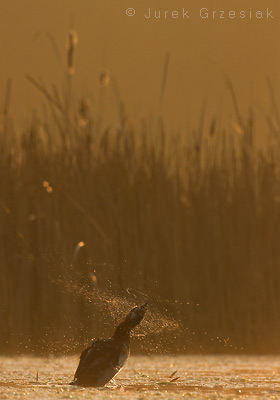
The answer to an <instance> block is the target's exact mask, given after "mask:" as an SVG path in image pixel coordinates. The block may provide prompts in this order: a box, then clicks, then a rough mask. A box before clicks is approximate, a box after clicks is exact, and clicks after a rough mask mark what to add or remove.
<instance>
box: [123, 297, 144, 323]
mask: <svg viewBox="0 0 280 400" xmlns="http://www.w3.org/2000/svg"><path fill="white" fill-rule="evenodd" d="M148 303H149V300H148V301H146V303H145V304H143V305H142V306H139V307H133V308H132V310H131V311H130V312H129V313H128V314H127V316H126V318H125V321H126V322H127V324H128V325H130V326H131V329H132V328H134V327H135V326H137V325H138V324H140V322H141V321H142V319H143V318H144V315H145V313H146V311H147V304H148Z"/></svg>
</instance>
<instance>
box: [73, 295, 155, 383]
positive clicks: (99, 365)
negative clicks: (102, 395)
mask: <svg viewBox="0 0 280 400" xmlns="http://www.w3.org/2000/svg"><path fill="white" fill-rule="evenodd" d="M148 302H149V300H148V301H147V302H146V303H145V304H143V305H142V306H140V307H134V308H132V310H130V312H129V313H128V314H127V316H126V317H125V319H124V320H123V321H122V322H121V323H120V324H119V325H118V326H117V327H116V329H115V332H114V334H113V336H112V337H111V338H109V339H96V340H94V341H93V342H92V343H91V345H90V346H89V347H87V348H86V349H85V350H84V351H83V352H82V354H81V356H80V362H79V365H78V367H77V370H76V372H75V375H74V379H73V381H72V382H71V383H70V384H71V385H77V386H83V387H102V386H105V385H106V383H108V382H109V381H110V380H111V379H112V378H113V377H114V376H115V375H116V374H117V373H118V372H119V371H120V370H121V369H122V367H123V366H124V365H125V363H126V361H127V359H128V357H129V353H130V332H131V330H132V329H133V328H135V327H136V326H137V325H139V324H140V322H141V321H142V319H143V318H144V316H145V313H146V311H147V304H148Z"/></svg>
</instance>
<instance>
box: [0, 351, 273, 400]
mask: <svg viewBox="0 0 280 400" xmlns="http://www.w3.org/2000/svg"><path fill="white" fill-rule="evenodd" d="M77 363H78V357H59V358H50V357H49V358H33V357H14V358H8V357H1V358H0V368H1V381H0V399H16V398H21V399H22V398H25V399H38V398H40V399H71V398H74V399H84V398H86V399H114V398H129V399H137V400H140V399H148V398H149V397H152V396H153V397H154V396H156V398H165V399H171V398H172V399H177V398H178V399H179V398H182V397H185V398H190V399H243V398H244V399H245V398H246V399H277V398H280V357H276V356H275V357H273V356H266V357H264V356H149V357H147V356H132V357H131V358H130V359H129V361H128V363H127V364H126V366H125V367H124V369H123V370H122V371H121V372H120V373H119V374H118V376H117V377H116V378H115V384H113V383H112V384H108V385H107V387H105V388H102V389H94V388H79V387H75V386H70V385H68V383H69V382H70V381H71V379H72V377H73V374H74V372H75V368H76V366H77ZM176 378H178V379H176Z"/></svg>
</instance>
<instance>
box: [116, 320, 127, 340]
mask: <svg viewBox="0 0 280 400" xmlns="http://www.w3.org/2000/svg"><path fill="white" fill-rule="evenodd" d="M130 331H131V327H130V326H129V324H127V322H126V321H123V322H121V323H120V324H119V325H118V326H117V328H116V330H115V333H114V335H113V337H114V338H116V339H121V340H126V341H129V339H130Z"/></svg>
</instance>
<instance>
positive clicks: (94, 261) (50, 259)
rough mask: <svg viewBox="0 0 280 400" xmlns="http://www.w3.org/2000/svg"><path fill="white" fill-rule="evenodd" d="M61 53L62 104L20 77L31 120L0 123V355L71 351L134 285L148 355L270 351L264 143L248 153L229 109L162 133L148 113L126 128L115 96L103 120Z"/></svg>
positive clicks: (269, 150)
mask: <svg viewBox="0 0 280 400" xmlns="http://www.w3.org/2000/svg"><path fill="white" fill-rule="evenodd" d="M69 57H70V56H69ZM70 58H71V60H70V61H71V74H70V72H69V80H68V83H67V85H68V86H67V90H65V93H66V100H65V99H64V100H63V94H59V93H58V90H57V89H56V88H53V89H51V90H47V89H46V88H44V87H42V86H41V85H40V84H39V83H38V82H37V81H36V80H35V79H34V78H32V77H28V79H29V80H30V82H31V83H32V84H33V85H35V86H36V87H37V89H39V90H40V91H41V92H42V95H43V96H45V97H46V100H47V105H46V110H45V116H44V118H40V119H39V118H36V117H33V118H32V119H31V122H30V124H29V126H27V128H26V129H24V130H23V131H22V132H16V131H15V129H14V128H13V124H12V121H11V118H10V116H9V115H8V112H6V113H4V116H3V118H2V126H1V134H0V153H1V157H0V235H1V240H0V272H1V280H0V285H1V289H0V304H1V307H0V313H1V314H0V315H1V318H0V332H1V334H0V351H1V352H2V353H5V352H6V353H16V352H35V353H47V352H54V353H61V352H62V353H63V352H67V351H76V350H77V349H79V348H80V347H79V346H80V345H83V344H84V343H86V342H87V341H88V340H89V338H91V337H93V336H100V335H103V334H110V333H111V330H112V327H111V324H112V321H115V320H118V319H119V318H120V314H121V313H122V309H125V310H126V311H127V308H128V307H129V306H130V305H131V304H132V303H133V302H135V301H140V298H141V295H140V298H139V296H138V298H137V297H136V298H131V297H129V295H128V293H129V291H130V293H131V290H134V293H138V294H139V293H140V294H141V293H145V294H147V295H148V296H150V297H151V309H152V311H151V314H153V313H154V314H153V315H154V316H155V318H154V319H151V321H150V322H151V324H153V323H154V324H155V326H156V327H158V331H159V332H158V334H157V328H156V329H155V331H154V332H152V333H150V334H149V335H148V336H149V340H150V342H151V343H152V342H153V343H156V345H152V346H151V348H150V351H158V352H163V351H172V352H175V351H176V352H180V351H182V352H197V351H200V352H213V351H219V352H231V351H237V352H241V351H247V352H278V351H279V350H280V344H279V335H280V318H279V310H280V291H279V287H280V264H279V263H280V246H279V238H280V184H279V167H280V158H279V146H278V142H277V141H276V142H275V139H271V141H270V143H271V144H270V145H269V146H267V147H266V148H265V149H262V150H261V149H260V148H257V147H256V146H255V144H254V135H255V133H254V116H253V115H252V113H251V114H250V115H249V116H247V117H246V118H241V117H240V115H239V111H238V108H237V109H236V113H237V117H236V124H237V126H238V129H235V130H234V129H231V128H227V129H224V127H222V126H221V125H220V124H219V123H218V121H215V120H213V122H212V123H211V124H210V126H207V125H206V124H203V121H202V122H201V124H200V127H199V129H197V130H196V131H193V132H187V133H186V134H184V135H183V134H182V135H177V136H175V135H171V134H169V133H168V132H166V131H165V128H164V122H163V120H162V118H158V119H157V120H155V122H154V124H153V125H152V126H151V125H149V124H148V123H147V122H145V121H143V123H142V124H141V127H139V126H138V127H136V126H133V125H132V124H131V122H130V120H129V118H128V116H127V114H126V112H125V108H124V106H123V104H122V103H121V102H120V103H119V115H120V117H119V121H117V123H116V125H114V126H108V127H105V128H104V127H102V126H101V124H100V120H98V118H97V117H96V115H92V113H91V108H90V106H89V105H88V104H87V102H86V101H85V100H83V99H82V100H81V101H76V99H75V98H74V95H73V93H72V89H71V79H72V78H71V76H70V75H72V73H73V68H74V67H73V55H72V56H71V57H70ZM70 61H69V62H70ZM106 77H107V78H108V75H106ZM107 84H109V78H108V79H106V85H107ZM106 85H104V86H106ZM231 89H232V88H231ZM102 90H103V89H102ZM104 90H106V89H104ZM235 106H236V107H237V103H236V104H235ZM272 121H273V123H272ZM276 121H277V120H276ZM269 122H270V124H269V127H270V128H269V131H270V133H273V134H274V135H276V136H277V135H278V131H277V129H276V128H275V126H277V125H276V124H275V116H274V117H273V118H272V117H271V118H270V119H269ZM237 131H238V132H237ZM275 143H276V144H275ZM128 288H130V289H129V290H127V289H128ZM157 312H158V314H157ZM163 315H165V316H167V317H166V320H165V321H167V320H177V321H179V322H178V325H177V331H176V332H175V333H174V330H172V329H171V330H170V332H169V331H168V329H167V330H166V331H164V332H162V326H161V325H162V324H163V323H164V319H163ZM155 319H157V321H156V320H155ZM151 324H150V325H151ZM167 325H168V324H167ZM161 333H162V334H161ZM147 340H148V339H147ZM160 343H163V344H162V346H159V344H160ZM139 351H141V346H140V347H139ZM142 351H149V346H147V345H146V344H145V348H144V347H142Z"/></svg>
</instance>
